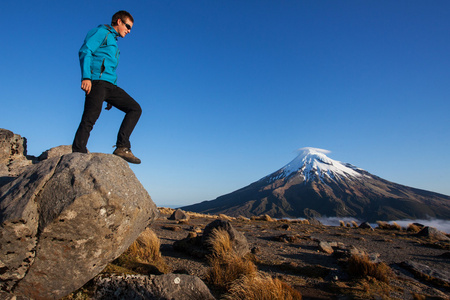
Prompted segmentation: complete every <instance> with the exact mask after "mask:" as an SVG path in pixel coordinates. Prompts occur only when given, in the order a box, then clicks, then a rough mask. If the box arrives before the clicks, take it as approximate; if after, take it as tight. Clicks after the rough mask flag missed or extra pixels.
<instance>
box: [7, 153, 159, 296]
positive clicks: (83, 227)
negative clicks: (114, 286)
mask: <svg viewBox="0 0 450 300" xmlns="http://www.w3.org/2000/svg"><path fill="white" fill-rule="evenodd" d="M157 216H158V211H157V208H156V206H155V204H154V203H153V201H152V200H151V198H150V196H149V195H148V193H147V191H146V190H145V189H144V188H143V187H142V185H141V184H140V182H139V181H138V180H137V178H136V176H135V175H134V173H133V172H132V171H131V169H130V168H129V166H128V164H127V163H126V162H125V161H124V160H123V159H121V158H119V157H116V156H114V155H110V154H99V153H94V154H80V153H73V154H67V155H63V156H62V157H59V156H58V155H55V157H53V158H50V159H46V160H43V161H42V162H39V163H37V164H35V165H32V166H28V167H27V168H26V169H25V172H23V173H22V174H21V175H20V176H18V177H17V178H15V179H13V180H10V181H8V182H7V183H6V184H4V185H3V186H1V187H0V230H1V234H0V245H1V248H0V279H1V282H0V288H1V289H2V290H5V291H12V292H13V293H14V294H16V295H24V296H27V297H30V298H34V299H48V298H61V297H63V296H65V295H66V294H68V293H70V292H72V291H73V290H75V289H77V288H79V287H81V286H82V285H83V284H84V283H86V282H87V281H88V280H90V279H91V278H93V277H94V276H95V275H97V274H98V273H99V272H100V271H101V270H102V269H103V268H104V267H105V266H106V264H108V263H109V262H110V261H112V260H113V259H115V258H116V257H118V256H119V255H120V254H121V253H122V252H123V251H125V250H126V249H127V248H128V246H129V245H130V244H131V243H132V242H133V241H134V240H135V239H136V238H137V237H138V235H139V234H140V233H141V232H142V231H143V230H144V229H145V227H146V226H147V225H148V224H149V222H151V221H152V220H154V219H155V218H156V217H157Z"/></svg>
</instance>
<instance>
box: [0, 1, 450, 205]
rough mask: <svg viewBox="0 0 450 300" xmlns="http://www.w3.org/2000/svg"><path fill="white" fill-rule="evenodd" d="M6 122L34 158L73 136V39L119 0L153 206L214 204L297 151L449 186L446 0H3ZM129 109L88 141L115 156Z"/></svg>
mask: <svg viewBox="0 0 450 300" xmlns="http://www.w3.org/2000/svg"><path fill="white" fill-rule="evenodd" d="M2 8H3V11H4V12H5V14H4V17H3V20H2V23H3V28H4V30H3V31H2V40H1V42H0V43H1V47H0V55H1V56H0V57H1V60H2V63H1V65H2V70H3V72H1V73H0V80H1V85H2V89H1V90H2V94H1V96H0V101H1V107H2V114H1V119H0V120H1V121H0V127H1V128H6V129H9V130H12V131H13V132H15V133H17V134H20V135H22V136H24V137H26V138H27V139H28V153H29V154H31V155H39V154H40V153H42V152H43V151H45V150H46V149H49V148H51V147H55V146H58V145H67V144H71V143H72V140H73V136H74V134H75V131H76V129H77V127H78V124H79V121H80V118H81V113H82V109H83V103H84V93H83V92H82V90H81V89H80V68H79V62H78V50H79V48H80V46H81V44H82V42H83V40H84V37H85V35H86V33H87V32H88V31H89V30H90V29H91V28H93V27H96V26H97V25H99V24H106V23H110V20H111V16H112V15H113V14H114V13H115V12H116V11H118V10H122V9H124V10H127V11H129V12H130V13H131V14H132V15H133V16H134V19H135V24H134V27H133V29H132V32H131V34H129V35H127V36H126V37H125V38H124V39H120V40H119V47H120V50H121V61H120V64H119V68H118V76H119V78H118V85H119V86H120V87H122V88H123V89H125V90H126V91H127V92H128V93H129V94H130V95H131V96H132V97H133V98H135V99H136V100H137V101H138V102H139V103H140V104H141V106H142V109H143V114H142V117H141V120H140V121H139V123H138V125H137V127H136V129H135V131H134V133H133V135H132V137H131V143H132V150H133V152H134V153H135V154H136V156H138V157H139V158H141V159H142V161H143V162H142V164H141V165H132V166H131V167H132V169H133V171H134V172H135V173H136V175H137V177H138V178H139V180H140V181H141V182H142V184H143V185H144V187H145V188H146V189H147V190H148V192H149V194H150V195H151V196H152V198H153V200H154V201H155V203H156V204H157V205H158V206H170V205H172V206H173V205H185V204H191V203H197V202H200V201H203V200H211V199H214V198H216V197H218V196H220V195H223V194H226V193H229V192H232V191H234V190H236V189H238V188H241V187H244V186H246V185H248V184H250V183H252V182H254V181H256V180H258V179H260V178H261V177H264V176H265V175H268V174H269V173H271V172H273V171H276V170H277V169H279V168H281V167H282V166H284V165H285V164H287V163H289V162H290V161H291V160H292V159H294V158H295V156H296V152H295V150H296V149H298V148H302V147H316V148H322V149H327V150H330V151H331V153H330V154H328V156H329V157H330V158H332V159H335V160H339V161H342V162H348V163H351V164H353V165H356V166H358V167H360V168H363V169H365V170H367V171H369V172H370V173H372V174H374V175H377V176H380V177H382V178H385V179H387V180H390V181H394V182H397V183H400V184H404V185H408V186H412V187H416V188H421V189H426V190H431V191H435V192H439V193H443V194H446V195H450V184H449V183H450V172H449V170H450V151H449V146H450V139H449V132H450V122H449V119H450V118H449V111H450V102H449V100H450V82H449V79H450V60H449V53H450V35H449V34H448V32H449V28H450V1H416V0H399V1H391V0H386V1H383V0H373V1H371V0H364V1H362V0H354V1H351V0H349V1H336V0H330V1H325V0H323V1H321V0H318V1H312V0H311V1H288V0H287V1H265V0H227V1H224V0H217V1H216V0H208V1H206V0H205V1H201V0H195V1H194V0H192V1H188V0H178V1H175V0H173V1H170V0H158V1H156V0H153V1H111V0H109V1H84V0H79V1H21V0H15V1H7V2H6V1H5V3H3V4H2ZM122 117H123V114H122V113H121V112H120V111H117V110H115V109H113V110H111V111H105V110H104V111H103V112H102V115H101V116H100V118H99V120H98V121H97V123H96V125H95V127H94V130H93V131H92V134H91V138H90V140H89V143H88V148H89V150H90V151H91V152H103V153H111V152H112V151H113V148H112V146H113V145H114V144H115V140H116V135H117V130H118V128H119V126H120V122H121V120H122Z"/></svg>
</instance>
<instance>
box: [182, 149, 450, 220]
mask: <svg viewBox="0 0 450 300" xmlns="http://www.w3.org/2000/svg"><path fill="white" fill-rule="evenodd" d="M300 150H301V152H300V154H299V155H298V156H297V157H296V158H295V159H294V160H293V161H291V162H290V163H289V164H287V165H286V166H284V167H282V168H281V169H279V170H277V171H276V172H274V173H272V174H270V175H268V176H265V177H263V178H261V179H260V180H258V181H256V182H254V183H252V184H250V185H248V186H246V187H244V188H242V189H239V190H237V191H234V192H232V193H230V194H226V195H223V196H220V197H218V198H217V199H215V200H211V201H204V202H201V203H198V204H194V205H190V206H185V207H183V209H185V210H189V211H195V212H202V213H213V214H217V213H225V214H227V215H230V216H239V215H243V216H247V217H249V216H253V215H260V214H268V215H270V216H272V217H276V218H282V217H290V218H298V217H301V218H311V217H318V216H328V217H331V216H337V217H354V218H358V219H361V220H367V221H376V220H398V219H407V218H408V219H409V218H411V219H416V218H440V219H450V197H449V196H445V195H441V194H438V193H433V192H429V191H425V190H420V189H415V188H411V187H407V186H404V185H400V184H396V183H393V182H390V181H387V180H384V179H382V178H380V177H377V176H375V175H372V174H370V173H369V172H367V171H364V170H362V169H359V168H357V167H355V166H353V165H351V164H346V163H341V162H339V161H336V160H333V159H330V158H329V157H327V156H326V154H327V153H328V151H326V150H322V149H316V148H303V149H300Z"/></svg>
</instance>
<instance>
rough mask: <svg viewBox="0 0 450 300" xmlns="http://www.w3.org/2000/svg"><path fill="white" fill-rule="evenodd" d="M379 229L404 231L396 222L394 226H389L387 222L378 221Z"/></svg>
mask: <svg viewBox="0 0 450 300" xmlns="http://www.w3.org/2000/svg"><path fill="white" fill-rule="evenodd" d="M377 224H378V227H377V228H379V229H383V230H399V231H400V230H402V227H401V226H400V225H398V224H397V223H396V222H393V223H392V224H389V223H388V222H385V221H377Z"/></svg>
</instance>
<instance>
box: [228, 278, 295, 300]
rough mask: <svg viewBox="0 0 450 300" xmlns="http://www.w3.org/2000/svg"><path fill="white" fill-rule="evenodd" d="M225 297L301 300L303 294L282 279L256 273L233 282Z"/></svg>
mask: <svg viewBox="0 0 450 300" xmlns="http://www.w3.org/2000/svg"><path fill="white" fill-rule="evenodd" d="M223 299H230V300H231V299H233V300H235V299H236V300H239V299H242V300H244V299H258V300H301V299H302V295H301V294H300V292H298V291H297V290H295V289H293V288H292V287H290V286H289V285H287V284H286V283H284V282H282V281H281V280H278V279H272V277H270V276H268V275H264V274H262V273H254V274H252V275H250V276H243V277H242V278H241V279H239V280H236V281H235V282H233V284H232V285H231V287H230V289H229V292H228V293H227V294H226V295H225V296H224V297H223Z"/></svg>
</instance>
